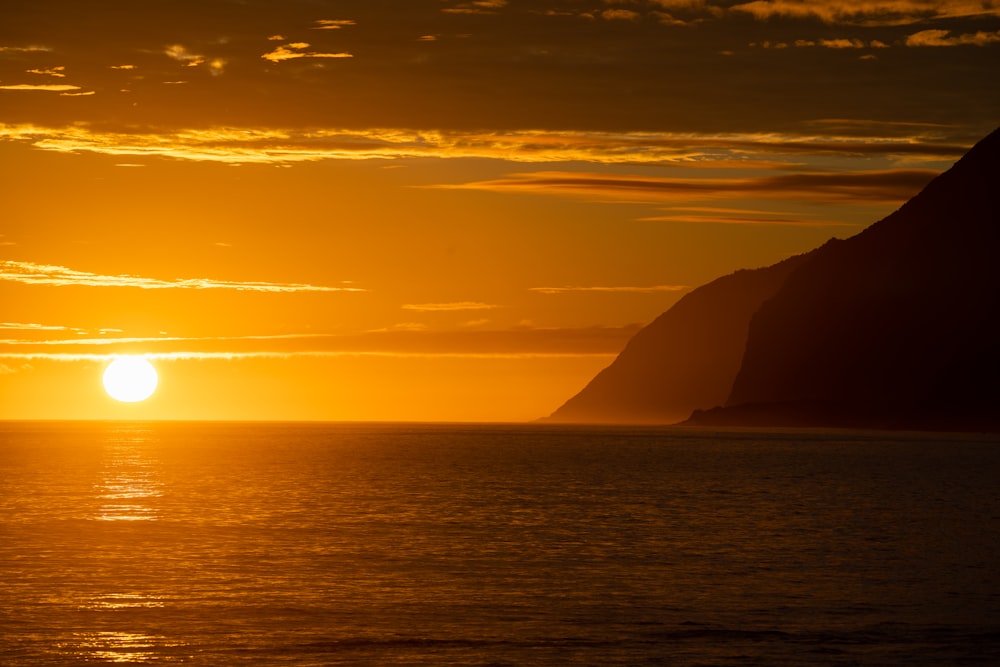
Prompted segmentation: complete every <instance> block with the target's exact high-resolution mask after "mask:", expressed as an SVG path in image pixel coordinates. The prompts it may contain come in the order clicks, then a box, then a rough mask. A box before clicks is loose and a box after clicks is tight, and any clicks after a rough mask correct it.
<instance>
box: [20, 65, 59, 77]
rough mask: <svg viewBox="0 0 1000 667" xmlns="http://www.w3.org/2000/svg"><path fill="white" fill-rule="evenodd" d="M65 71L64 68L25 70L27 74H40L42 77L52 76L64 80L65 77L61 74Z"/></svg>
mask: <svg viewBox="0 0 1000 667" xmlns="http://www.w3.org/2000/svg"><path fill="white" fill-rule="evenodd" d="M65 71H66V68H65V67H64V66H59V67H46V68H36V69H29V70H27V72H28V74H41V75H42V76H53V77H56V78H59V79H64V78H66V75H65V74H64V73H63V72H65Z"/></svg>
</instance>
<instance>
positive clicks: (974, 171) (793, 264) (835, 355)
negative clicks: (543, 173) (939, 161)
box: [551, 130, 1000, 430]
mask: <svg viewBox="0 0 1000 667" xmlns="http://www.w3.org/2000/svg"><path fill="white" fill-rule="evenodd" d="M765 275H766V276H770V280H764V279H763V278H762V277H763V276H765ZM751 283H754V285H755V286H754V285H751ZM763 283H766V286H765V285H764V284H763ZM723 292H725V293H726V294H728V295H731V297H730V298H726V297H723V296H722V293H723ZM689 300H690V301H694V302H696V304H697V305H698V307H697V308H693V307H691V304H690V303H688V304H685V303H684V302H685V301H689ZM675 311H676V312H675ZM723 311H725V312H723ZM668 323H669V324H668ZM719 326H721V327H730V328H731V329H732V330H731V331H729V332H718V331H714V329H715V328H716V327H719ZM640 338H641V343H640ZM716 355H718V356H719V357H720V358H721V359H724V361H719V362H718V363H716V362H715V360H714V357H715V356H716ZM734 356H735V357H736V361H734ZM671 359H672V360H673V361H669V362H668V360H671ZM703 372H704V373H705V377H702V375H701V374H702V373H703ZM727 373H728V378H727ZM723 387H725V389H723ZM720 396H724V397H725V398H720ZM686 405H689V406H692V407H693V408H694V409H695V412H694V414H692V415H691V417H690V419H689V420H688V421H687V423H690V424H708V425H757V426H844V427H873V428H928V429H987V430H995V429H1000V130H997V131H994V132H993V133H992V134H991V135H989V136H988V137H986V138H985V139H983V140H982V141H980V142H979V143H978V144H977V145H976V146H975V147H973V148H972V149H971V150H970V151H969V152H968V153H967V154H966V155H965V156H964V157H963V158H962V159H961V160H959V161H958V162H957V163H956V164H955V165H954V166H953V167H952V168H951V169H949V170H948V171H946V172H945V173H943V174H941V175H939V176H938V177H937V178H935V179H934V180H933V181H932V182H931V183H929V184H928V185H927V187H925V188H924V190H923V191H921V192H920V193H919V194H918V195H917V196H915V197H914V198H913V199H911V200H910V201H909V202H907V203H906V204H905V205H903V206H902V207H901V208H900V209H899V210H897V211H896V212H895V213H893V214H891V215H889V216H888V217H886V218H884V219H883V220H881V221H879V222H877V223H875V224H873V225H871V226H870V227H868V228H867V229H865V230H864V231H863V232H861V233H859V234H857V235H855V236H853V237H851V238H848V239H846V240H833V241H830V242H828V243H827V244H825V245H823V246H822V247H820V248H817V249H816V250H814V251H812V252H810V253H808V254H806V255H802V256H799V257H795V258H792V259H790V260H786V261H785V262H782V263H780V264H777V265H774V266H772V267H768V268H766V269H758V270H756V271H747V272H739V273H736V274H733V275H731V276H727V277H726V278H722V279H719V280H717V281H715V282H714V283H711V284H709V285H706V286H705V287H702V288H699V289H698V290H695V291H693V292H691V293H690V294H689V295H687V296H686V297H685V299H682V300H681V301H679V302H678V303H677V304H676V305H675V306H674V307H673V308H672V309H671V310H669V311H667V312H666V313H664V314H663V315H662V316H661V317H660V318H659V319H657V320H656V321H655V322H653V323H652V324H650V325H649V326H648V327H646V328H645V329H643V330H642V331H640V332H639V333H638V334H637V335H636V336H635V339H634V340H633V341H632V342H631V343H630V344H629V345H628V347H626V349H625V350H624V351H623V352H622V354H621V355H620V356H619V358H618V359H617V360H616V361H615V362H614V363H613V364H612V365H611V366H610V367H609V368H608V369H606V370H605V371H603V372H602V373H601V374H600V375H598V376H597V377H595V378H594V380H593V381H592V382H591V383H590V384H589V385H588V386H587V387H586V388H585V389H584V390H583V391H581V392H580V394H578V395H577V396H576V397H574V398H573V399H571V400H570V401H568V402H567V403H566V404H565V405H564V406H563V407H562V408H560V409H559V410H557V411H556V413H554V414H553V415H552V418H551V419H553V420H556V421H622V422H643V421H660V422H661V423H668V422H671V421H676V420H675V419H674V416H675V415H676V412H677V410H679V409H681V408H682V407H684V406H686ZM712 405H717V406H720V407H716V408H712V409H708V410H705V409H704V408H706V407H710V406H712ZM668 406H669V407H668ZM657 410H659V412H657ZM584 417H589V418H584Z"/></svg>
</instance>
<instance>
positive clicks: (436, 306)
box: [403, 301, 501, 312]
mask: <svg viewBox="0 0 1000 667" xmlns="http://www.w3.org/2000/svg"><path fill="white" fill-rule="evenodd" d="M500 307H501V306H498V305H496V304H492V303H481V302H479V301H454V302H448V303H407V304H404V305H403V310H419V311H423V312H447V311H456V310H492V309H493V308H500Z"/></svg>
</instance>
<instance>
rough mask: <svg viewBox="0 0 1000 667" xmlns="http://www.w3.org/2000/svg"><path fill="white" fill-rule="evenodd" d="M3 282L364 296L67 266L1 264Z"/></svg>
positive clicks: (319, 288) (322, 288) (354, 289)
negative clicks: (107, 273)
mask: <svg viewBox="0 0 1000 667" xmlns="http://www.w3.org/2000/svg"><path fill="white" fill-rule="evenodd" d="M0 281H7V282H14V283H21V284H26V285H47V286H57V287H68V286H86V287H132V288H139V289H194V290H212V289H224V290H235V291H240V292H364V291H366V290H363V289H361V288H357V287H331V286H325V285H310V284H306V283H272V282H242V281H230V280H214V279H211V278H178V279H175V280H161V279H159V278H147V277H143V276H133V275H117V276H115V275H105V274H99V273H91V272H88V271H77V270H74V269H70V268H67V267H65V266H55V265H51V264H35V263H33V262H16V261H11V260H3V261H0Z"/></svg>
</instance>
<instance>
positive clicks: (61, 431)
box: [0, 422, 1000, 666]
mask: <svg viewBox="0 0 1000 667" xmlns="http://www.w3.org/2000/svg"><path fill="white" fill-rule="evenodd" d="M112 663H115V664H183V665H296V666H311V665H677V666H695V665H700V666H706V665H778V666H780V665H866V666H874V665H998V664H1000V439H998V438H997V437H996V436H992V437H990V436H979V435H926V434H925V435H915V434H891V433H890V434H887V433H860V432H807V431H780V432H768V431H760V430H756V431H738V430H727V431H708V430H689V429H680V428H597V427H587V428H584V427H564V426H551V425H524V426H519V425H474V426H473V425H412V424H410V425H404V424H396V425H377V424H253V423H59V422H54V423H0V665H4V666H28V665H31V666H35V665H39V666H41V665H45V666H49V665H95V664H96V665H100V664H112Z"/></svg>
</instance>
